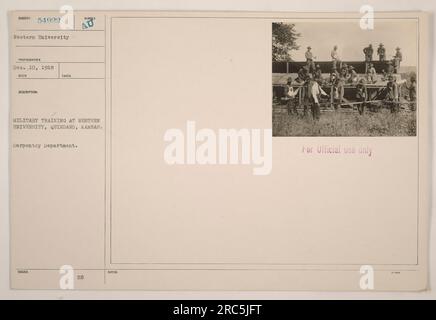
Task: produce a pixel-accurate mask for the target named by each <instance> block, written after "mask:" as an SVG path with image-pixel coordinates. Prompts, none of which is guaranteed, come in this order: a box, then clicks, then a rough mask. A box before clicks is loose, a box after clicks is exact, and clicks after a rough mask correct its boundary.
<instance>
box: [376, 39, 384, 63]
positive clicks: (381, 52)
mask: <svg viewBox="0 0 436 320" xmlns="http://www.w3.org/2000/svg"><path fill="white" fill-rule="evenodd" d="M377 54H378V60H379V61H385V59H386V49H385V47H384V46H383V43H380V45H379V46H378V49H377Z"/></svg>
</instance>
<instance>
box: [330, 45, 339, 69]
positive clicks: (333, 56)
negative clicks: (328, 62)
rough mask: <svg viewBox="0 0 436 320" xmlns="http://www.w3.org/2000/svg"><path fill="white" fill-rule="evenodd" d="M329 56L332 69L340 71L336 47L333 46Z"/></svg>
mask: <svg viewBox="0 0 436 320" xmlns="http://www.w3.org/2000/svg"><path fill="white" fill-rule="evenodd" d="M331 56H332V61H333V68H335V69H339V70H340V69H341V68H342V61H341V58H340V57H339V52H338V46H336V45H335V46H334V47H333V50H332V52H331ZM338 64H339V66H338Z"/></svg>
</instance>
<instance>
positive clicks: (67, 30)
mask: <svg viewBox="0 0 436 320" xmlns="http://www.w3.org/2000/svg"><path fill="white" fill-rule="evenodd" d="M15 31H62V32H69V31H78V32H80V31H82V32H89V31H100V32H104V30H97V29H92V30H70V29H51V30H47V29H17V30H15Z"/></svg>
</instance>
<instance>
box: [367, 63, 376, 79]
mask: <svg viewBox="0 0 436 320" xmlns="http://www.w3.org/2000/svg"><path fill="white" fill-rule="evenodd" d="M366 80H367V81H368V82H369V83H376V82H377V71H376V70H375V68H374V64H372V63H370V64H369V68H368V70H367V72H366Z"/></svg>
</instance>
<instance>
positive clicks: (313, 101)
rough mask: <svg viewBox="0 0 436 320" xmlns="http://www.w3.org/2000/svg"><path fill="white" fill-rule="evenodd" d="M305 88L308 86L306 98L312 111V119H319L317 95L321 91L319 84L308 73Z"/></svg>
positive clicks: (318, 95) (319, 94)
mask: <svg viewBox="0 0 436 320" xmlns="http://www.w3.org/2000/svg"><path fill="white" fill-rule="evenodd" d="M307 88H308V98H309V103H310V108H311V111H312V117H313V120H319V118H320V115H321V110H320V105H319V97H320V96H321V94H322V93H323V91H322V89H321V87H320V86H319V84H318V82H316V81H315V80H314V79H313V76H312V74H309V79H308V83H307Z"/></svg>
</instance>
